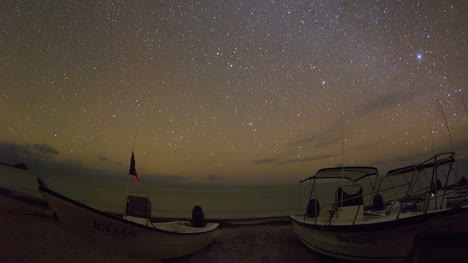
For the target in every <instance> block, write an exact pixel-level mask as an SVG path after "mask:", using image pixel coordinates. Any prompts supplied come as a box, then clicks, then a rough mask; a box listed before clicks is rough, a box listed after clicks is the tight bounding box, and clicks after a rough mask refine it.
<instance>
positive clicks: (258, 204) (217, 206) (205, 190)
mask: <svg viewBox="0 0 468 263" xmlns="http://www.w3.org/2000/svg"><path fill="white" fill-rule="evenodd" d="M466 167H467V166H466V160H465V161H464V165H463V169H462V170H463V173H462V174H463V175H465V176H466V174H467V173H466ZM37 177H41V178H42V179H43V180H44V182H45V183H46V184H47V186H48V187H49V188H51V189H52V190H55V191H57V192H58V193H60V194H62V195H64V196H67V197H69V198H71V199H73V200H76V201H78V202H82V203H84V204H86V205H89V206H91V207H94V208H96V209H99V210H103V211H107V212H113V213H122V212H123V209H124V202H125V199H126V188H127V176H126V175H123V176H122V179H121V180H119V178H118V179H116V180H108V179H97V178H89V177H86V176H83V177H81V178H77V177H71V176H64V175H49V174H36V173H35V172H34V171H32V170H20V169H16V168H11V167H7V166H4V165H0V187H3V188H8V189H11V190H15V191H18V192H21V193H24V194H28V195H31V196H35V197H39V198H42V196H41V195H40V193H39V192H38V190H37V187H38V184H37V179H36V178H37ZM387 184H388V185H384V186H383V187H391V186H395V185H398V184H399V182H398V181H395V180H393V181H388V182H387ZM310 186H311V184H310V182H306V183H303V184H295V185H269V186H219V185H217V186H215V185H212V186H162V185H156V184H144V183H142V184H140V185H135V184H133V182H130V184H129V193H137V194H141V195H147V196H148V197H149V198H150V200H151V202H152V216H153V217H156V218H190V217H191V211H192V208H193V207H194V206H195V205H200V206H201V207H202V208H203V210H204V213H205V216H206V218H208V219H222V220H229V219H234V220H235V219H252V218H270V217H284V216H289V215H292V214H304V212H305V210H306V206H307V202H308V199H309V193H310ZM344 187H345V189H347V190H350V192H353V189H352V187H349V186H348V185H344ZM363 190H364V193H371V192H372V191H371V188H370V185H367V186H364V187H363ZM335 191H336V182H334V183H333V182H329V183H321V184H320V186H319V187H316V189H315V190H314V196H313V197H312V198H316V199H318V200H320V202H321V207H323V205H324V204H327V203H330V202H333V199H334V195H335ZM395 194H397V195H399V196H401V195H402V194H404V191H400V193H395ZM384 198H385V199H386V200H388V199H387V198H390V197H387V196H384ZM369 199H370V196H367V197H366V198H364V202H365V203H366V204H367V202H369V201H370V200H369Z"/></svg>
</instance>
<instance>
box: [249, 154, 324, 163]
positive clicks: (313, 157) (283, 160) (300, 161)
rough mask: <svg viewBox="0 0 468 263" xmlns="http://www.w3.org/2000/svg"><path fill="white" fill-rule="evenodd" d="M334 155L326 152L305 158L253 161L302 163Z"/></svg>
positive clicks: (258, 161) (259, 161)
mask: <svg viewBox="0 0 468 263" xmlns="http://www.w3.org/2000/svg"><path fill="white" fill-rule="evenodd" d="M330 157H333V155H331V154H324V155H318V156H311V157H304V158H288V159H285V158H283V159H282V158H267V159H259V160H253V161H252V163H256V164H291V163H302V162H312V161H317V160H322V159H327V158H330Z"/></svg>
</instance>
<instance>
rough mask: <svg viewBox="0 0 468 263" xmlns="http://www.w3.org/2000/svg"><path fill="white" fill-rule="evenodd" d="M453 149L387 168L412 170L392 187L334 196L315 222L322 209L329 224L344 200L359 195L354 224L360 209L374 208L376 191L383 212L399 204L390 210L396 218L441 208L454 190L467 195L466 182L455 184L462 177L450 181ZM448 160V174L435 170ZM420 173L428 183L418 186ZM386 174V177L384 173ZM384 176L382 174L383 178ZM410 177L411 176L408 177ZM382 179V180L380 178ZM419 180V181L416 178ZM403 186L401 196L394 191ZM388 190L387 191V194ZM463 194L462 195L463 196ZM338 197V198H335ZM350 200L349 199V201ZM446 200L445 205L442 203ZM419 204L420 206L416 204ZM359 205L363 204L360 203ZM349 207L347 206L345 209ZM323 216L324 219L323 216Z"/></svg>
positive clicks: (347, 201)
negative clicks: (359, 193) (423, 159)
mask: <svg viewBox="0 0 468 263" xmlns="http://www.w3.org/2000/svg"><path fill="white" fill-rule="evenodd" d="M453 155H454V153H442V154H438V155H435V156H433V157H432V158H430V159H427V160H426V161H424V162H422V163H420V164H418V165H414V166H408V167H403V168H399V169H395V170H393V171H390V172H389V174H387V176H393V175H397V174H398V175H400V174H405V173H412V174H411V178H405V180H406V182H405V183H402V184H398V185H393V183H392V186H391V187H385V188H384V189H381V186H382V184H381V183H380V184H379V187H378V189H376V190H375V191H373V192H371V193H367V194H362V195H359V196H353V197H350V198H346V199H343V198H342V199H343V200H339V198H337V196H335V202H332V203H328V204H326V205H325V206H323V207H321V208H319V211H318V213H317V214H316V215H315V223H317V221H318V219H319V217H320V215H322V218H323V217H324V216H323V214H324V213H329V218H328V220H327V222H328V224H329V225H331V224H332V220H333V218H334V217H335V214H336V213H338V212H339V208H340V207H345V206H346V205H343V204H344V203H353V202H352V201H353V200H357V199H362V204H359V205H357V208H356V212H355V214H354V218H353V221H352V224H355V223H356V221H357V219H358V216H359V213H366V212H369V211H377V210H373V208H375V206H376V204H374V202H375V201H374V199H375V197H376V196H377V195H380V199H381V200H382V202H383V207H385V208H384V209H381V210H380V211H382V210H385V212H384V214H386V215H388V214H390V213H392V210H393V208H394V207H395V206H396V205H399V208H398V210H397V211H393V213H396V217H395V218H396V219H399V218H400V215H401V214H402V213H405V212H408V211H410V212H422V213H427V212H428V211H433V210H441V209H445V208H447V204H446V200H447V196H451V195H453V194H454V193H457V194H460V193H462V195H463V193H464V194H465V195H466V197H468V191H467V190H468V188H467V187H466V185H465V186H464V187H462V188H461V189H462V190H460V189H459V188H460V187H458V186H461V185H462V180H460V181H458V182H455V183H452V184H449V179H450V178H449V177H450V173H452V172H453V163H454V158H453ZM445 164H448V169H447V174H443V175H440V171H438V169H439V167H440V166H441V165H445ZM427 169H430V170H431V173H430V174H426V171H425V170H427ZM421 173H424V176H426V177H427V178H426V179H427V181H426V183H428V184H429V185H428V186H424V187H423V186H421V185H418V187H416V184H417V180H418V177H419V176H421ZM387 176H386V177H387ZM441 177H445V178H444V180H445V181H444V183H443V184H442V182H440V180H438V179H439V178H441ZM384 179H386V178H385V177H384V178H382V180H384ZM408 179H410V180H408ZM382 180H381V181H382ZM419 183H420V182H419ZM402 187H406V188H405V189H404V190H403V192H405V194H403V195H402V196H400V195H399V194H398V193H397V190H398V188H402ZM389 192H390V194H389ZM391 192H393V193H391ZM392 195H393V196H394V197H393V198H390V199H386V200H385V201H384V197H383V196H386V198H388V196H392ZM367 198H369V203H368V204H367V206H365V205H364V200H365V199H367ZM465 199H466V198H463V200H465ZM336 200H337V201H336ZM350 201H351V202H350ZM444 202H445V205H444ZM418 204H419V206H418ZM349 206H356V205H355V204H354V205H349ZM361 206H362V207H361ZM348 210H349V209H348ZM325 218H326V216H325ZM325 218H324V219H325Z"/></svg>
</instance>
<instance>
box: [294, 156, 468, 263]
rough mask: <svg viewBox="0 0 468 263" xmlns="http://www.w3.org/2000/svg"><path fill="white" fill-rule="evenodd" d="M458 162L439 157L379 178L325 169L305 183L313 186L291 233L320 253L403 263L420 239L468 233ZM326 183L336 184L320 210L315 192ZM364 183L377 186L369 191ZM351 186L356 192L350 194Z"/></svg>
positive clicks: (372, 171) (367, 171)
mask: <svg viewBox="0 0 468 263" xmlns="http://www.w3.org/2000/svg"><path fill="white" fill-rule="evenodd" d="M454 162H455V158H454V153H441V154H437V155H434V156H433V157H431V158H429V159H427V160H425V161H424V162H421V163H419V164H416V165H412V166H406V167H402V168H398V169H394V170H391V171H389V172H387V174H386V175H385V176H384V177H382V178H380V179H379V176H378V170H377V168H373V167H336V168H325V169H321V170H319V171H318V172H317V173H316V174H315V175H314V176H311V177H309V178H307V179H305V180H302V181H301V182H305V181H309V182H312V186H311V192H310V197H309V201H308V205H307V211H306V213H305V214H300V215H292V216H291V221H292V224H293V229H294V231H295V233H296V234H297V236H298V238H299V240H300V241H302V242H303V243H304V244H305V245H306V246H308V247H309V248H310V249H312V250H314V251H316V252H318V253H321V254H325V255H328V256H331V257H335V258H339V259H345V260H352V261H360V262H363V261H371V262H403V261H405V260H407V259H408V258H409V257H411V255H412V254H414V249H415V243H416V241H417V240H418V238H420V237H423V236H428V235H436V234H439V235H441V234H442V235H449V234H450V233H467V234H468V224H466V222H467V221H468V203H467V202H466V201H467V200H468V199H467V197H468V195H467V191H463V190H460V189H461V188H464V189H466V185H465V186H464V185H463V184H464V183H463V182H466V178H465V179H464V180H463V177H461V178H460V176H459V175H456V174H455V172H454V169H453V164H454ZM365 178H368V179H369V178H375V180H365ZM323 180H328V181H330V180H335V182H337V185H335V187H334V189H335V191H332V192H333V193H334V198H333V200H332V201H331V202H329V203H326V205H324V206H322V207H321V202H320V199H319V197H317V196H314V192H316V190H317V189H320V187H321V183H320V181H323ZM364 182H374V183H373V184H372V185H370V187H367V189H369V191H368V193H365V192H364V191H363V183H364ZM376 182H378V183H376ZM353 187H354V193H349V191H350V190H352V189H353ZM356 189H358V190H357V191H356ZM346 191H348V192H346ZM313 197H315V198H313ZM448 200H450V202H448Z"/></svg>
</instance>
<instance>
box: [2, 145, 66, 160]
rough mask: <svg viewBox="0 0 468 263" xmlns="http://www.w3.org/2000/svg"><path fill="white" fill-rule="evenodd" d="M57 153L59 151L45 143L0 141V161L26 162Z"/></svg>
mask: <svg viewBox="0 0 468 263" xmlns="http://www.w3.org/2000/svg"><path fill="white" fill-rule="evenodd" d="M57 155H59V152H58V151H57V150H56V149H55V148H53V147H51V146H49V145H47V144H45V143H42V144H18V143H12V142H2V143H0V161H5V162H26V161H28V160H31V159H44V158H50V157H52V156H57Z"/></svg>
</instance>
